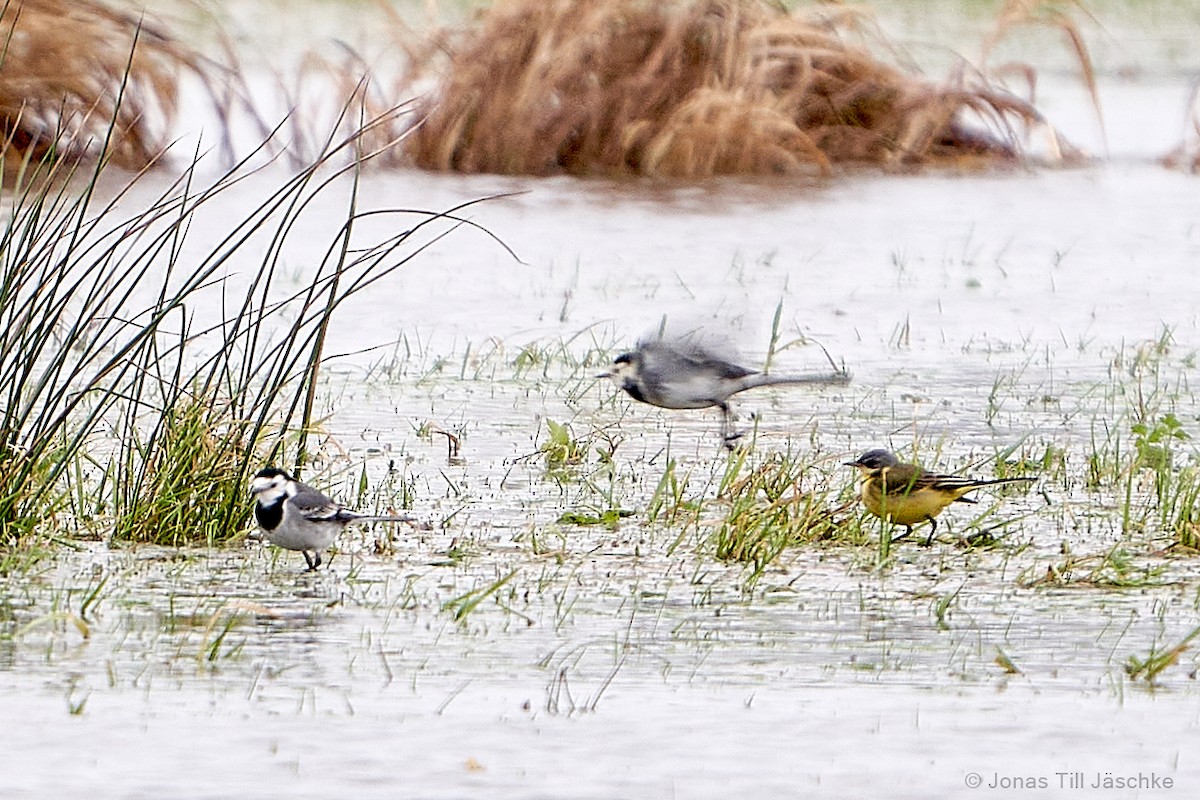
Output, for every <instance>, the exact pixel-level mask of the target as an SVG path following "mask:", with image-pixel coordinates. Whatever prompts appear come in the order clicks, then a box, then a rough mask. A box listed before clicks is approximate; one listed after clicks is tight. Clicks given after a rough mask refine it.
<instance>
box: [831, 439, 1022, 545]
mask: <svg viewBox="0 0 1200 800" xmlns="http://www.w3.org/2000/svg"><path fill="white" fill-rule="evenodd" d="M846 466H849V467H857V468H858V471H859V472H861V473H862V475H863V483H862V501H863V505H864V506H866V507H867V510H868V511H870V512H871V513H872V514H874V515H875V516H877V517H879V518H880V519H886V520H888V521H889V522H893V523H895V524H897V525H903V526H904V527H905V528H907V530H906V531H905V532H904V533H903V534H902V535H901V536H900V537H897V538H903V537H904V536H908V535H909V534H911V533H912V529H913V525H919V524H921V523H922V522H928V523H929V538H928V539H926V540H925V544H926V546H928V545H930V544H932V543H933V533H934V531H936V530H937V520H936V519H934V517H936V516H937V515H938V514H940V513H942V509H944V508H945V507H946V506H948V505H950V504H951V503H953V502H955V501H957V502H959V503H974V502H975V501H974V500H972V499H970V498H969V497H964V496H963V495H965V494H966V493H967V492H970V491H972V490H973V489H978V488H979V487H980V486H991V485H993V484H1000V483H1015V482H1017V481H1032V480H1036V478H994V479H992V480H982V481H981V480H974V479H972V478H962V477H959V476H957V475H937V474H935V473H932V472H926V471H925V470H923V469H921V468H920V467H919V466H917V465H916V464H906V463H904V462H903V461H901V460H900V459H898V458H896V455H895V453H890V452H888V451H887V450H868V451H867V452H865V453H863V454H862V455H861V456H859V457H858V460H857V461H848V462H846Z"/></svg>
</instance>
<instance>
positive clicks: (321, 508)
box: [288, 481, 354, 522]
mask: <svg viewBox="0 0 1200 800" xmlns="http://www.w3.org/2000/svg"><path fill="white" fill-rule="evenodd" d="M295 485H296V493H295V494H293V495H292V496H291V497H289V498H288V502H290V503H291V504H292V506H294V507H295V509H296V510H297V511H299V512H300V514H301V515H302V516H303V517H304V518H305V519H309V520H312V521H314V522H343V521H347V520H350V519H353V518H354V514H353V513H351V512H349V511H346V510H345V509H344V508H342V507H341V506H340V505H338V504H337V503H335V502H333V500H331V499H330V498H329V497H327V496H325V495H324V494H322V493H321V492H318V491H317V490H316V489H314V488H312V487H311V486H309V485H308V484H305V483H300V482H299V481H296V484H295Z"/></svg>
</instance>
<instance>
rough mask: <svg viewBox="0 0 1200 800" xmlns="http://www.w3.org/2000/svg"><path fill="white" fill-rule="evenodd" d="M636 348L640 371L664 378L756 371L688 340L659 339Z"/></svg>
mask: <svg viewBox="0 0 1200 800" xmlns="http://www.w3.org/2000/svg"><path fill="white" fill-rule="evenodd" d="M638 349H639V350H640V351H641V353H642V360H643V366H642V368H643V372H650V373H654V374H657V375H660V376H661V378H662V379H663V380H671V379H674V380H680V379H685V378H688V377H690V376H692V375H697V374H699V375H704V376H706V377H715V378H721V379H735V380H736V379H738V378H744V377H746V376H747V375H753V374H754V372H755V370H752V369H747V368H746V367H743V366H741V365H740V364H735V363H734V362H732V361H729V360H727V359H725V358H722V357H720V356H718V355H717V354H715V353H714V352H712V351H711V350H709V349H707V348H705V347H702V346H701V345H700V344H698V343H697V342H692V341H688V340H682V341H678V342H668V341H664V340H661V339H660V340H656V341H653V342H644V343H642V344H640V345H639V347H638Z"/></svg>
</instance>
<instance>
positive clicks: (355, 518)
mask: <svg viewBox="0 0 1200 800" xmlns="http://www.w3.org/2000/svg"><path fill="white" fill-rule="evenodd" d="M339 516H340V517H341V518H342V519H343V520H344V521H346V522H361V523H364V524H368V523H371V522H412V523H417V524H423V523H422V522H421V520H419V519H417V518H416V517H407V516H405V517H396V516H389V515H386V514H383V515H374V514H358V513H355V512H353V511H345V510H343V511H341V512H339Z"/></svg>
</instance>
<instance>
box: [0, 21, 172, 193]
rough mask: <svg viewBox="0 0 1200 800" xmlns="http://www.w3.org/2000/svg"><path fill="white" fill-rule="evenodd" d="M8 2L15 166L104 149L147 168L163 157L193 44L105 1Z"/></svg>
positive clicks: (8, 88) (0, 84) (6, 90)
mask: <svg viewBox="0 0 1200 800" xmlns="http://www.w3.org/2000/svg"><path fill="white" fill-rule="evenodd" d="M0 2H2V3H3V5H2V8H0V47H2V50H0V125H2V126H3V128H2V130H0V133H2V134H3V141H2V142H0V148H2V149H0V152H2V153H3V156H4V164H5V168H6V171H8V172H11V171H13V170H14V169H15V168H16V167H17V165H19V164H20V163H21V162H22V161H27V162H31V163H35V164H37V163H43V162H57V161H58V160H59V159H68V160H76V159H80V158H95V157H101V156H103V155H107V156H108V157H109V158H110V160H111V161H112V163H115V164H117V165H119V166H122V167H126V168H129V169H139V168H142V167H145V166H146V165H148V164H150V163H151V162H153V160H154V159H155V158H157V157H158V156H159V155H160V154H161V152H162V149H163V147H164V145H165V143H166V142H165V137H166V135H167V124H166V123H167V121H168V120H169V119H170V118H171V116H172V114H173V112H174V110H175V103H176V91H177V77H178V72H179V68H180V66H183V65H186V66H194V62H193V59H192V56H191V55H190V54H189V53H188V52H187V51H186V50H185V48H183V47H181V46H180V45H178V44H177V43H175V42H173V41H172V40H171V39H170V38H169V37H167V36H166V35H165V34H163V33H161V32H159V31H157V30H155V29H154V27H153V26H151V25H149V24H148V23H146V22H145V21H143V20H142V19H140V18H138V17H136V16H133V15H130V14H125V13H122V12H120V11H116V10H113V9H110V8H108V7H107V6H105V5H104V4H103V3H100V2H97V1H96V0H7V1H5V0H0ZM135 43H136V46H135ZM110 129H111V137H110Z"/></svg>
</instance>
